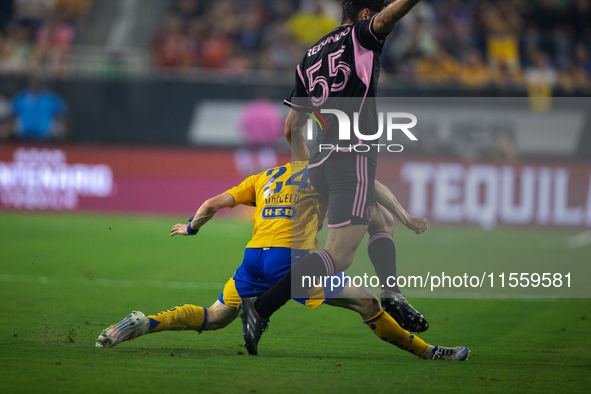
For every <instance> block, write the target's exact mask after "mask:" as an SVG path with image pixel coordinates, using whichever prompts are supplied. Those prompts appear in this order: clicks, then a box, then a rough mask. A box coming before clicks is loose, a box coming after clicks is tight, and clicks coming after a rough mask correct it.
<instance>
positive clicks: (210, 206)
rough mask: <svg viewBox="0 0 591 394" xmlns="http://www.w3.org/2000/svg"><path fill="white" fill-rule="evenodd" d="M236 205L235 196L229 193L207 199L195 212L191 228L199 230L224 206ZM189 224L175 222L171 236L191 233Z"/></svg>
mask: <svg viewBox="0 0 591 394" xmlns="http://www.w3.org/2000/svg"><path fill="white" fill-rule="evenodd" d="M233 206H234V197H233V196H232V195H230V194H228V193H223V194H220V195H219V196H215V197H213V198H210V199H209V200H207V201H205V202H204V203H203V205H201V208H199V210H198V211H197V213H196V214H195V217H194V218H193V221H192V222H191V228H192V229H193V230H199V229H200V228H201V227H202V226H203V225H204V224H205V223H207V222H209V221H210V220H211V219H212V218H213V217H214V215H215V214H216V213H217V211H219V210H220V209H223V208H230V207H233ZM187 227H188V225H186V224H180V223H179V224H175V225H174V226H173V227H172V230H170V236H171V237H172V236H175V235H190V234H189V232H188V231H187Z"/></svg>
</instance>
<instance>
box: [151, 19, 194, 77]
mask: <svg viewBox="0 0 591 394" xmlns="http://www.w3.org/2000/svg"><path fill="white" fill-rule="evenodd" d="M182 25H183V24H182V20H181V18H179V17H178V16H176V15H172V16H170V17H169V18H168V20H167V21H166V25H165V26H164V27H163V28H162V30H160V32H159V33H158V35H157V37H156V39H155V40H154V44H153V46H152V58H153V61H154V65H155V66H156V68H158V69H160V70H170V69H179V70H185V69H187V68H190V67H192V65H193V62H194V59H193V58H194V56H193V54H194V51H193V49H194V47H193V45H192V43H191V41H190V40H189V38H188V36H187V34H186V32H185V29H183V26H182Z"/></svg>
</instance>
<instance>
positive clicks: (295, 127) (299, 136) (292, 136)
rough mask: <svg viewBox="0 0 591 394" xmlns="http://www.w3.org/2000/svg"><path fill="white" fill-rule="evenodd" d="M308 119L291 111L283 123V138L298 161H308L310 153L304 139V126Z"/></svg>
mask: <svg viewBox="0 0 591 394" xmlns="http://www.w3.org/2000/svg"><path fill="white" fill-rule="evenodd" d="M307 120H308V117H307V116H306V115H304V114H302V113H300V112H297V111H294V110H291V111H289V115H288V116H287V120H286V121H285V138H286V139H287V142H289V146H291V150H292V151H293V153H294V154H295V156H296V157H297V159H298V160H310V151H309V150H308V146H307V145H306V139H305V138H304V126H305V124H306V122H307Z"/></svg>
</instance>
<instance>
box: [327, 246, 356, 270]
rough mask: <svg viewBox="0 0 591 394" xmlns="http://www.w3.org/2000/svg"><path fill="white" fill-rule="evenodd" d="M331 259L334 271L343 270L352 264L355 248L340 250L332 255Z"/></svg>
mask: <svg viewBox="0 0 591 394" xmlns="http://www.w3.org/2000/svg"><path fill="white" fill-rule="evenodd" d="M331 256H332V260H333V263H334V266H335V272H343V271H345V270H347V269H349V267H351V264H353V258H354V257H355V250H340V251H337V252H335V253H334V255H332V254H331Z"/></svg>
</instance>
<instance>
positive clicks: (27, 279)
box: [0, 274, 572, 301]
mask: <svg viewBox="0 0 591 394" xmlns="http://www.w3.org/2000/svg"><path fill="white" fill-rule="evenodd" d="M0 282H5V283H30V284H38V285H56V286H63V285H72V284H75V283H77V284H80V285H85V286H86V285H90V286H99V287H127V288H133V287H152V288H161V289H177V290H178V289H189V290H220V291H221V290H222V289H223V288H224V285H225V284H224V283H215V282H167V281H159V280H125V279H96V278H93V279H90V278H88V279H87V278H56V277H47V276H30V275H6V274H2V275H0ZM369 290H370V292H371V291H372V290H374V289H369ZM405 295H406V296H407V297H408V298H497V299H498V298H500V299H508V298H511V299H520V300H523V301H543V300H549V299H554V298H555V297H544V296H541V295H539V294H508V293H494V292H459V291H435V292H431V291H429V290H418V289H417V290H413V289H407V291H405ZM559 298H560V296H559ZM569 298H572V296H571V297H569Z"/></svg>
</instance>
